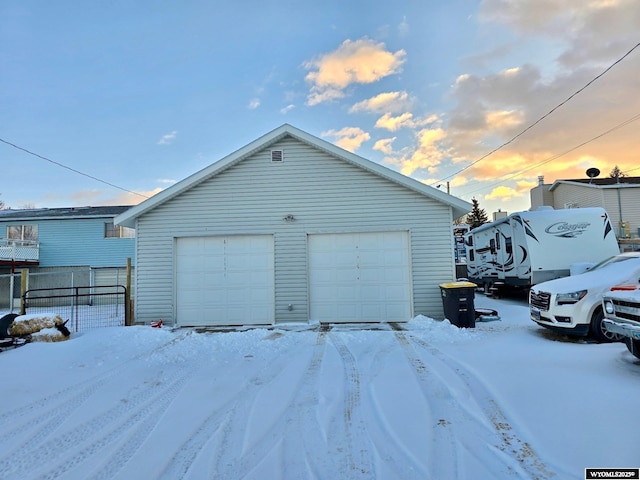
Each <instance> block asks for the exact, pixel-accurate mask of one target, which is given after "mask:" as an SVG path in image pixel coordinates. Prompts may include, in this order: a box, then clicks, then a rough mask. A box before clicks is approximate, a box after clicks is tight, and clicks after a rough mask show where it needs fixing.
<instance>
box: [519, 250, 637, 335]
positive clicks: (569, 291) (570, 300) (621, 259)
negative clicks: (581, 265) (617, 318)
mask: <svg viewBox="0 0 640 480" xmlns="http://www.w3.org/2000/svg"><path fill="white" fill-rule="evenodd" d="M632 283H640V252H628V253H620V254H618V255H614V256H612V257H611V258H609V259H607V260H605V261H603V262H601V263H599V264H597V265H595V266H594V267H593V268H592V269H591V270H589V271H588V272H585V273H581V274H579V275H572V276H569V277H564V278H557V279H555V280H550V281H548V282H543V283H540V284H538V285H535V286H534V287H532V288H531V290H530V291H529V310H530V312H531V319H532V320H533V321H534V322H536V323H537V324H538V325H541V326H543V327H546V328H549V329H551V330H555V331H557V332H562V333H566V334H569V335H575V336H590V337H592V338H594V339H595V340H597V341H598V342H610V341H614V340H616V339H617V337H616V335H615V334H613V333H611V332H609V331H608V330H606V329H605V328H604V325H603V319H604V313H603V310H602V297H603V295H604V294H605V293H607V292H609V290H610V289H611V287H613V286H615V285H621V284H632Z"/></svg>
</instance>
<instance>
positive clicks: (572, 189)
mask: <svg viewBox="0 0 640 480" xmlns="http://www.w3.org/2000/svg"><path fill="white" fill-rule="evenodd" d="M553 198H554V208H556V209H560V208H566V207H565V205H567V204H574V205H575V206H576V207H575V208H589V207H604V199H603V194H602V190H600V189H598V188H596V187H590V186H587V185H568V184H560V185H558V187H557V188H556V189H555V191H554V194H553Z"/></svg>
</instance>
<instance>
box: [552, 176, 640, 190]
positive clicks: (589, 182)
mask: <svg viewBox="0 0 640 480" xmlns="http://www.w3.org/2000/svg"><path fill="white" fill-rule="evenodd" d="M562 184H565V185H579V186H581V187H591V188H629V187H640V177H620V178H619V179H616V178H611V177H603V178H576V179H572V180H556V181H555V182H553V184H552V185H551V186H550V187H549V191H552V190H555V189H556V188H557V187H558V186H559V185H562Z"/></svg>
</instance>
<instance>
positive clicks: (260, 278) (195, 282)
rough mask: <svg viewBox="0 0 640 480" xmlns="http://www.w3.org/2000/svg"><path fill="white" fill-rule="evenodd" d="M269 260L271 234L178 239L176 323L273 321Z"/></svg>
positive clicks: (227, 323) (271, 242)
mask: <svg viewBox="0 0 640 480" xmlns="http://www.w3.org/2000/svg"><path fill="white" fill-rule="evenodd" d="M273 265H274V263H273V236H272V235H246V236H219V237H218V236H216V237H186V238H179V239H177V242H176V303H177V306H176V310H177V323H178V325H181V326H207V325H264V324H268V325H271V324H273V322H274V311H275V308H274V301H275V295H274V268H273Z"/></svg>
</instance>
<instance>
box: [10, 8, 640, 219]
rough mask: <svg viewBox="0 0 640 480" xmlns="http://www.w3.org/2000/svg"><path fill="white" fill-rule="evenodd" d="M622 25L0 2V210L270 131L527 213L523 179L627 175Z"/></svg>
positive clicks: (171, 172) (575, 17)
mask: <svg viewBox="0 0 640 480" xmlns="http://www.w3.org/2000/svg"><path fill="white" fill-rule="evenodd" d="M639 25H640V2H637V0H481V1H480V0H459V1H455V2H440V1H435V0H423V1H414V0H399V1H395V2H383V1H378V0H374V1H366V2H365V1H360V0H357V1H349V2H344V1H337V0H324V1H322V2H318V1H313V2H312V1H297V0H296V1H293V0H286V1H281V0H274V1H259V0H243V1H234V2H231V1H228V2H211V1H205V0H187V1H185V2H169V1H162V2H155V1H154V2H151V1H149V0H143V1H139V2H129V1H125V0H112V1H99V2H90V3H89V4H83V5H82V7H81V8H80V6H79V5H78V2H75V1H69V0H61V1H59V2H53V3H52V2H45V1H43V0H4V1H3V2H1V3H0V73H1V74H0V140H1V141H0V169H1V170H0V171H1V175H0V201H2V202H4V205H5V207H11V208H14V209H18V208H29V207H37V208H46V207H67V206H88V205H91V206H99V205H133V204H137V203H139V202H140V201H142V200H144V199H145V198H149V197H150V196H152V195H154V194H155V193H158V192H159V191H161V190H163V189H165V188H167V187H168V186H170V185H172V184H174V183H175V182H177V181H180V180H182V179H184V178H186V177H187V176H189V175H191V174H193V173H195V172H197V171H199V170H201V169H203V168H205V167H207V166H208V165H210V164H211V163H213V162H215V161H217V160H219V159H221V158H223V157H224V156H226V155H228V154H230V153H232V152H234V151H236V150H238V149H239V148H241V147H243V146H244V145H246V144H248V143H250V142H252V141H253V140H255V139H257V138H259V137H261V136H262V135H264V134H266V133H268V132H270V131H271V130H273V129H275V128H277V127H279V126H280V125H282V124H284V123H288V124H291V125H293V126H295V127H297V128H299V129H301V130H304V131H306V132H308V133H310V134H312V135H315V136H317V137H319V138H322V139H324V140H327V141H329V142H332V143H334V144H336V145H338V146H340V147H342V148H345V149H347V150H349V151H352V152H354V153H356V154H358V155H360V156H362V157H364V158H367V159H369V160H372V161H374V162H378V163H380V164H382V165H385V166H387V167H389V168H392V169H394V170H397V171H399V172H401V173H403V174H405V175H408V176H411V177H413V178H415V179H417V180H419V181H421V182H424V183H426V184H427V185H431V186H433V187H436V188H440V189H442V190H443V191H446V189H447V188H449V191H450V193H451V194H452V195H455V196H457V197H459V198H461V199H463V200H466V201H469V202H470V201H471V200H472V199H473V198H475V199H477V200H478V202H479V206H480V207H481V208H483V209H485V211H486V212H487V213H488V214H491V212H494V211H497V210H498V209H501V210H503V211H508V212H514V211H521V210H526V209H528V208H529V207H530V196H529V191H530V189H531V188H533V187H534V186H536V185H537V184H538V177H539V176H544V181H545V183H552V182H553V181H554V180H556V179H570V178H586V174H585V172H586V170H587V169H588V168H591V167H596V168H598V169H599V170H600V171H601V176H608V175H609V173H610V172H611V171H612V169H613V168H614V167H615V166H616V165H617V166H618V167H619V168H620V169H621V170H622V172H623V173H626V174H627V175H630V176H636V175H640V155H639V154H640V152H639V149H640V147H639V146H638V143H637V138H638V135H639V132H638V130H639V127H640V95H639V94H638V92H639V91H640V75H639V74H638V72H639V71H640V48H636V49H633V48H634V47H635V46H637V45H638V43H639V42H640V35H639V34H638V26H639ZM630 51H631V53H629V52H630ZM627 54H628V55H627ZM625 55H626V56H625ZM620 59H622V60H620ZM618 60H620V61H619V62H618ZM616 62H617V63H616ZM609 67H611V68H610V69H609V70H608V71H606V73H604V74H603V72H605V70H607V69H608V68H609ZM600 75H601V76H600ZM596 78H597V80H594V79H596ZM592 81H593V82H592ZM589 82H592V83H591V84H589ZM588 84H589V85H588ZM587 85H588V86H587ZM585 86H587V87H586V88H584V87H585ZM583 88H584V89H583ZM582 89H583V90H582ZM574 94H575V95H574ZM572 95H573V97H572ZM556 107H557V109H556ZM553 109H555V110H553ZM552 110H553V112H552V113H550V114H549V112H551V111H552ZM547 114H549V115H547ZM545 115H547V116H546V117H545ZM543 117H544V118H543ZM541 118H543V119H542V120H541V121H540V122H539V123H535V122H537V121H538V120H540V119H541ZM528 127H531V128H528ZM525 130H526V131H525ZM522 132H524V133H522ZM521 133H522V134H521ZM520 134H521V135H520ZM505 144H506V145H505ZM499 147H501V148H499ZM496 149H497V151H495V152H494V150H496ZM25 150H27V151H28V152H27V151H25ZM29 152H31V153H29ZM492 152H494V153H492ZM43 157H44V158H43Z"/></svg>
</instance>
